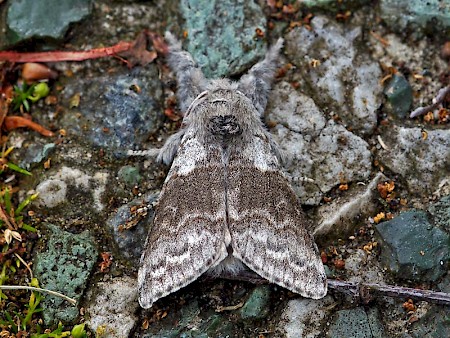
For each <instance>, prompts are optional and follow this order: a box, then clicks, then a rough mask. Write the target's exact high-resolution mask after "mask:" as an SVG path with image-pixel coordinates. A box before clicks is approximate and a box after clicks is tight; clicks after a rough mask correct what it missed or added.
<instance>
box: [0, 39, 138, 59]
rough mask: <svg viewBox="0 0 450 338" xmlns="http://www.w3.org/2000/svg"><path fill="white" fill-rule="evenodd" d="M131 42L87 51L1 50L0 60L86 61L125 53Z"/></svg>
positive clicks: (122, 42)
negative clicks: (27, 51) (22, 51)
mask: <svg viewBox="0 0 450 338" xmlns="http://www.w3.org/2000/svg"><path fill="white" fill-rule="evenodd" d="M132 45H133V44H132V43H131V42H124V41H121V42H119V43H118V44H116V45H114V46H111V47H103V48H94V49H91V50H87V51H73V52H71V51H51V52H35V53H20V52H14V51H1V52H0V61H10V62H18V63H24V62H60V61H84V60H87V59H95V58H99V57H108V56H113V55H117V54H120V53H123V52H125V51H128V50H130V48H131V47H132Z"/></svg>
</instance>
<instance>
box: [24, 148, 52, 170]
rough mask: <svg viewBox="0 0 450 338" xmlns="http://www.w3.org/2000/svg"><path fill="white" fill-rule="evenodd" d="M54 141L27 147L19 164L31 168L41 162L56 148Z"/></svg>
mask: <svg viewBox="0 0 450 338" xmlns="http://www.w3.org/2000/svg"><path fill="white" fill-rule="evenodd" d="M55 147H56V145H55V144H54V143H47V144H40V143H34V144H32V145H30V146H29V147H28V148H27V149H26V153H25V155H24V156H23V157H22V158H21V162H20V164H19V166H20V167H21V168H25V169H27V170H30V169H31V167H32V165H33V164H37V163H41V162H42V161H43V160H45V159H47V158H48V156H49V155H50V154H51V153H52V152H53V151H54V150H55Z"/></svg>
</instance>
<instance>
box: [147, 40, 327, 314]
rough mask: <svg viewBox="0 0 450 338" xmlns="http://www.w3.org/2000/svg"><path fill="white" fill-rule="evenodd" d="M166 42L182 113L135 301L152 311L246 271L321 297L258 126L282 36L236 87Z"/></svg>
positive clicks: (289, 195) (309, 244)
mask: <svg viewBox="0 0 450 338" xmlns="http://www.w3.org/2000/svg"><path fill="white" fill-rule="evenodd" d="M166 39H167V40H168V42H169V45H170V48H169V64H170V66H171V68H172V69H173V70H174V72H175V73H176V76H177V80H178V99H179V103H180V107H181V109H182V110H183V111H185V116H184V119H183V126H182V128H181V129H180V130H179V131H178V132H177V133H176V134H174V135H173V136H171V137H170V138H169V139H168V140H167V142H166V144H165V145H164V146H163V148H162V149H161V151H160V153H159V156H158V159H159V160H160V161H162V162H165V163H166V164H170V163H172V166H171V168H170V171H169V173H168V175H167V178H166V180H165V182H164V185H163V188H162V191H161V195H160V199H159V203H158V205H157V207H156V210H155V218H154V223H153V226H152V228H151V230H150V233H149V235H148V238H147V242H146V245H145V250H144V252H143V254H142V257H141V261H140V268H139V275H138V285H139V303H140V304H141V306H142V307H144V308H149V307H151V306H152V304H153V303H154V302H155V301H156V300H157V299H159V298H161V297H164V296H166V295H168V294H170V293H172V292H174V291H176V290H178V289H180V288H182V287H184V286H186V285H187V284H189V283H191V282H192V281H194V280H196V279H197V278H198V277H199V276H201V275H202V274H204V273H210V274H216V275H220V274H222V273H232V274H239V272H240V271H242V270H243V269H251V270H253V271H254V272H256V273H257V274H259V275H260V276H261V277H263V278H266V279H267V280H269V281H270V282H273V283H276V284H278V285H280V286H283V287H285V288H287V289H289V290H291V291H293V292H296V293H299V294H300V295H302V296H305V297H310V298H314V299H317V298H321V297H323V296H324V295H325V294H326V291H327V282H326V276H325V272H324V268H323V265H322V262H321V259H320V257H319V254H318V250H317V247H316V245H315V243H314V240H313V238H312V236H311V235H310V234H309V233H308V231H307V227H306V225H307V220H306V219H305V217H304V215H303V212H302V210H301V207H300V205H299V203H298V200H297V197H296V195H295V193H294V191H293V190H292V188H291V187H290V185H289V183H288V181H287V180H286V178H285V176H284V174H283V173H282V171H281V169H280V156H279V151H278V149H277V146H276V144H275V142H274V141H273V140H272V138H271V135H270V134H269V133H268V131H267V130H266V129H265V127H264V125H263V123H262V122H261V116H262V114H263V113H264V109H265V107H266V103H267V97H268V93H269V90H270V85H271V82H272V78H273V76H274V73H275V69H276V61H277V57H278V53H279V51H280V49H281V47H282V43H283V42H282V40H281V39H280V40H279V41H278V42H277V43H276V44H275V45H274V46H273V47H272V48H271V49H269V51H268V52H267V54H266V57H265V59H264V60H263V61H261V62H259V63H257V64H256V65H254V66H253V67H252V68H251V69H250V71H249V72H248V73H247V74H246V75H244V76H243V77H242V78H241V79H240V81H239V82H232V81H229V80H224V79H221V80H208V79H205V77H204V76H203V74H202V72H201V70H200V69H199V68H197V67H196V65H195V62H194V60H193V59H192V57H191V55H189V54H188V53H187V52H184V51H183V50H182V49H181V45H180V43H179V42H177V41H176V40H175V39H174V38H173V37H172V36H171V35H170V34H167V35H166Z"/></svg>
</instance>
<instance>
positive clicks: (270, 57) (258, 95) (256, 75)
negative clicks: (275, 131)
mask: <svg viewBox="0 0 450 338" xmlns="http://www.w3.org/2000/svg"><path fill="white" fill-rule="evenodd" d="M283 42H284V40H283V39H282V38H279V39H278V41H277V42H276V44H275V45H273V46H272V47H270V48H269V50H268V51H267V53H266V57H265V58H264V60H262V61H260V62H258V63H257V64H255V65H254V66H253V67H252V68H251V69H250V70H249V72H248V73H247V74H246V75H244V76H242V77H241V79H240V80H239V87H238V90H239V91H241V92H242V93H244V94H245V95H246V96H247V97H248V98H249V99H250V100H252V102H253V105H254V106H255V107H256V109H257V110H258V112H259V114H260V115H261V116H262V114H263V113H264V110H265V109H266V105H267V98H268V96H269V91H270V87H271V85H272V81H273V78H274V75H275V71H276V69H277V65H278V56H279V54H280V50H281V48H282V47H283Z"/></svg>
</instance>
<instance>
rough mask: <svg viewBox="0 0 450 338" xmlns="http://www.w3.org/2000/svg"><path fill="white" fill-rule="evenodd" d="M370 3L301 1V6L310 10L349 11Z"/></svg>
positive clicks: (321, 0)
mask: <svg viewBox="0 0 450 338" xmlns="http://www.w3.org/2000/svg"><path fill="white" fill-rule="evenodd" d="M367 3H370V0H346V1H336V0H302V5H303V6H306V7H312V8H323V9H326V10H333V11H334V10H340V11H342V10H345V9H347V10H349V9H354V8H357V7H359V6H362V5H365V4H367Z"/></svg>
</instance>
